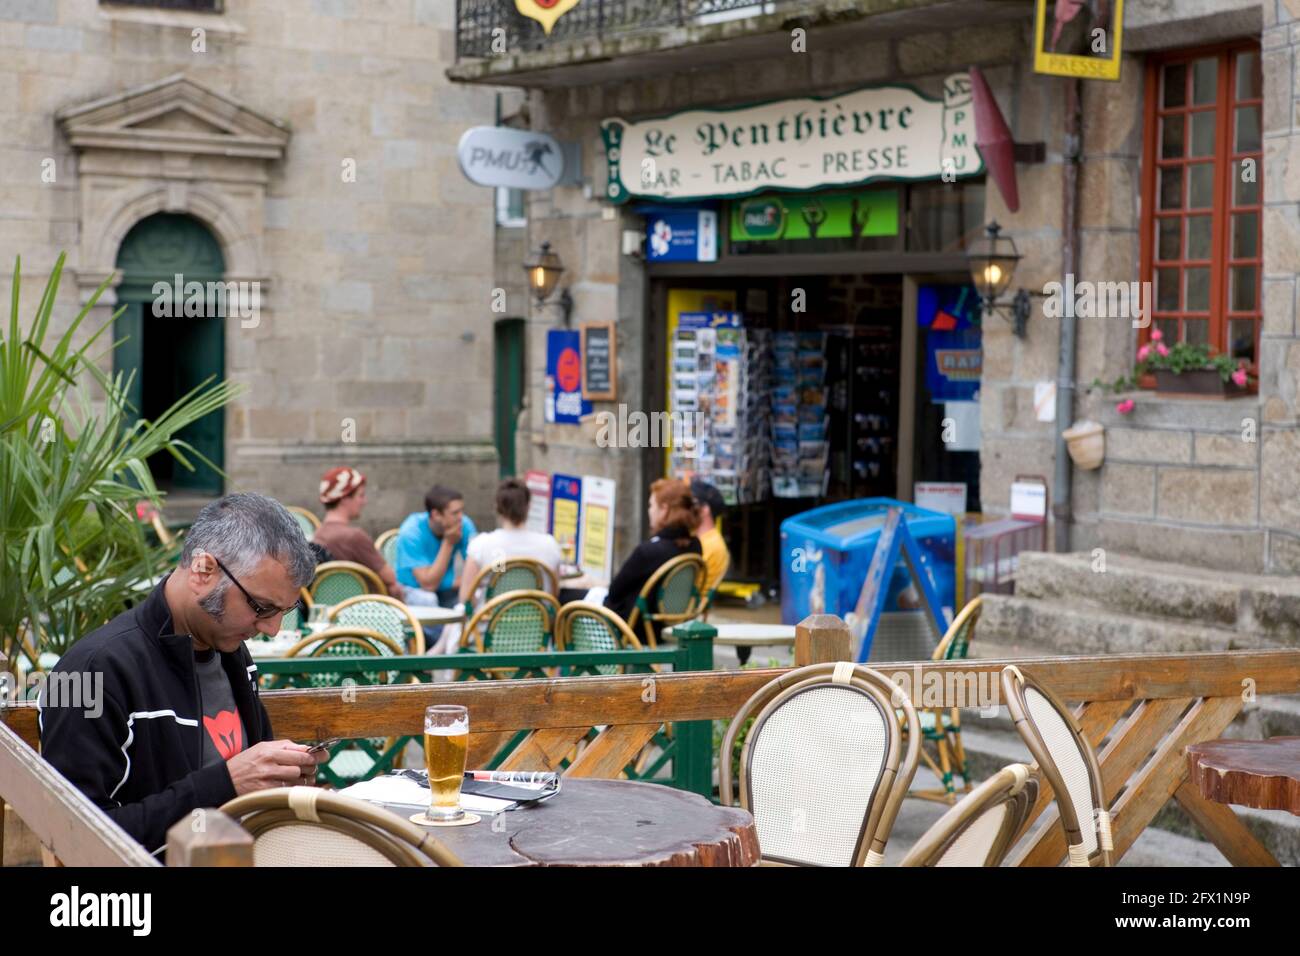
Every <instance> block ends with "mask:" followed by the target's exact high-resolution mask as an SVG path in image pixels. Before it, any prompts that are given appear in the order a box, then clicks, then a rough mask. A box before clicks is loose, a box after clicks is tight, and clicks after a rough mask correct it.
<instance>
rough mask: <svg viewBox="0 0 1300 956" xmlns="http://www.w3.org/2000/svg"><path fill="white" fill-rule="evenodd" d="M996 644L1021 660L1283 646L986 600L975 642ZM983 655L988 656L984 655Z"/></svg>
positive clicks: (1039, 603)
mask: <svg viewBox="0 0 1300 956" xmlns="http://www.w3.org/2000/svg"><path fill="white" fill-rule="evenodd" d="M985 641H987V642H988V643H989V644H992V645H996V646H998V647H1000V648H1003V649H1005V650H1006V651H1008V652H1010V653H1011V654H1012V655H1013V656H1016V657H1025V656H1030V657H1032V656H1036V655H1040V654H1136V653H1150V654H1170V653H1179V652H1184V651H1228V650H1241V649H1247V648H1249V649H1259V648H1269V647H1277V646H1279V642H1278V641H1276V640H1273V639H1271V638H1269V637H1267V636H1263V635H1260V634H1245V633H1241V632H1239V631H1236V630H1231V629H1229V628H1226V627H1213V626H1207V625H1204V624H1196V623H1192V622H1190V621H1182V620H1171V619H1168V618H1155V617H1138V616H1135V615H1131V614H1123V613H1118V612H1115V611H1111V610H1105V609H1102V608H1100V607H1096V606H1090V605H1086V604H1082V603H1074V602H1072V601H1069V600H1066V599H1052V600H1045V599H1038V598H1030V597H1023V596H1021V595H1018V594H1017V595H1015V596H1009V595H1004V594H986V595H984V610H983V613H982V614H981V616H980V621H979V624H978V625H977V626H976V631H975V642H976V643H983V642H985ZM980 653H981V655H982V654H983V653H984V651H981V652H980Z"/></svg>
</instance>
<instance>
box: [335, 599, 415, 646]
mask: <svg viewBox="0 0 1300 956" xmlns="http://www.w3.org/2000/svg"><path fill="white" fill-rule="evenodd" d="M329 620H330V623H331V624H333V625H335V626H337V627H364V628H369V629H370V630H372V631H379V633H381V634H385V635H387V636H388V637H391V638H392V639H393V640H394V641H396V642H397V643H398V644H400V645H402V646H409V647H410V648H411V653H412V654H423V653H424V651H425V642H424V628H423V627H422V626H421V625H420V621H419V619H418V618H416V616H415V615H414V614H413V613H412V612H411V609H410V608H409V607H407V606H406V605H405V604H403V603H402V602H401V601H399V600H397V599H396V598H391V597H388V596H386V595H382V594H358V595H357V596H356V597H350V598H348V599H347V600H346V601H341V602H340V603H338V604H336V605H334V607H332V608H331V609H330V614H329ZM408 633H409V634H410V636H411V637H410V643H409V645H408V644H407V635H408Z"/></svg>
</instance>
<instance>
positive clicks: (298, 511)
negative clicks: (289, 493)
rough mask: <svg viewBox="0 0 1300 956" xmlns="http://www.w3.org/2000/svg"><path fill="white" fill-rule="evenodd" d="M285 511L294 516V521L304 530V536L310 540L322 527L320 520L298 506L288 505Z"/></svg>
mask: <svg viewBox="0 0 1300 956" xmlns="http://www.w3.org/2000/svg"><path fill="white" fill-rule="evenodd" d="M285 510H286V511H288V512H289V514H291V515H293V517H294V520H295V521H297V522H298V527H300V528H302V536H303V537H304V538H308V539H310V538H311V536H312V535H314V534H315V533H316V529H317V528H319V527H320V518H317V517H316V516H315V515H314V514H312V513H311V512H310V511H308V510H307V509H306V508H299V507H298V506H297V505H286V506H285Z"/></svg>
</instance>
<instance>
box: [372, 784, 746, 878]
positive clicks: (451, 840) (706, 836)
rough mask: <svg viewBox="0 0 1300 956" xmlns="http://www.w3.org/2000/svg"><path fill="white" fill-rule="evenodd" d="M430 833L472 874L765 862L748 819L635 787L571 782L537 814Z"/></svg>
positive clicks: (674, 793) (524, 811)
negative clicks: (486, 869) (485, 869)
mask: <svg viewBox="0 0 1300 956" xmlns="http://www.w3.org/2000/svg"><path fill="white" fill-rule="evenodd" d="M390 809H392V810H393V811H394V812H395V813H402V811H401V810H399V809H397V808H396V807H391V808H390ZM409 814H410V811H409V810H406V811H405V813H403V816H404V817H405V816H408V815H409ZM430 832H432V833H433V834H434V835H435V836H437V838H438V839H439V840H440V841H442V843H443V844H445V845H446V847H447V848H448V849H449V850H451V851H452V852H453V853H455V854H456V855H457V856H459V857H460V858H461V860H463V861H464V862H465V864H466V865H467V866H753V865H754V864H756V863H757V862H758V859H759V849H758V833H757V831H756V830H755V829H754V818H753V817H751V816H750V815H749V813H747V812H746V811H744V810H741V809H739V808H738V807H718V806H714V805H713V804H712V803H711V802H710V801H708V800H706V799H704V797H701V796H700V795H699V794H696V793H688V792H686V791H685V790H674V789H673V788H671V787H663V786H660V785H658V784H653V783H635V782H632V781H628V780H592V779H567V778H566V779H565V780H564V782H563V784H562V786H561V788H560V792H559V793H558V794H556V795H555V796H554V797H551V798H550V799H549V800H546V801H544V802H542V803H539V804H537V805H535V806H531V807H523V808H520V809H518V810H511V811H509V812H507V813H500V814H497V815H496V816H489V815H487V814H484V815H483V819H482V821H481V822H479V823H476V824H474V825H473V826H466V827H439V828H436V829H432V830H431V831H430Z"/></svg>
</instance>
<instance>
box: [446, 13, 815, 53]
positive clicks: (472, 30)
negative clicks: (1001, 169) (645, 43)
mask: <svg viewBox="0 0 1300 956" xmlns="http://www.w3.org/2000/svg"><path fill="white" fill-rule="evenodd" d="M807 5H808V0H581V2H579V3H578V5H577V6H575V7H573V8H572V9H571V10H569V11H568V12H567V13H565V14H564V15H563V16H561V17H560V18H559V19H558V20H557V21H556V22H555V25H554V27H553V28H552V29H551V33H550V35H549V36H547V34H546V33H545V31H544V30H543V29H542V25H541V24H540V23H538V22H537V21H536V20H533V19H531V18H529V17H525V16H523V15H522V14H521V13H519V12H518V11H517V10H516V9H515V4H514V2H513V0H456V59H458V60H461V59H472V58H479V57H491V56H498V55H500V54H502V53H519V52H522V51H529V50H541V49H543V48H545V47H548V46H554V45H559V44H564V43H568V42H571V41H573V40H584V39H593V38H594V39H601V38H604V37H608V36H612V35H615V34H626V33H633V32H636V31H641V30H654V29H660V28H663V27H680V26H691V25H696V26H703V25H706V24H710V23H718V22H721V21H723V20H739V19H742V18H744V17H754V16H761V15H762V14H765V13H776V12H777V11H778V10H782V9H789V8H791V7H797V6H807Z"/></svg>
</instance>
